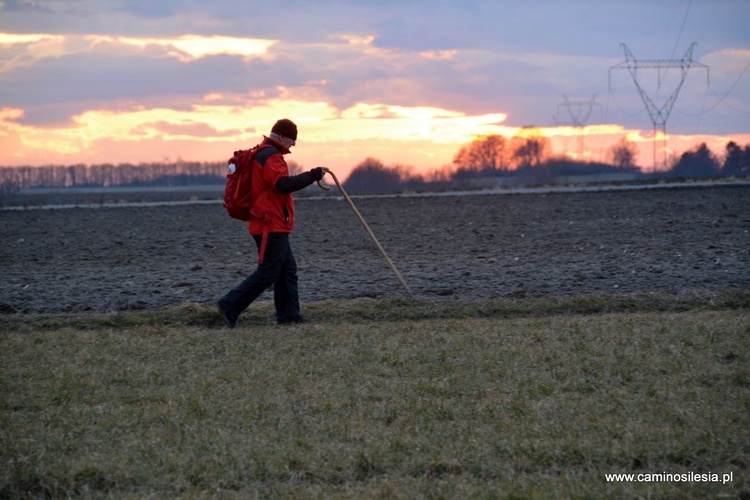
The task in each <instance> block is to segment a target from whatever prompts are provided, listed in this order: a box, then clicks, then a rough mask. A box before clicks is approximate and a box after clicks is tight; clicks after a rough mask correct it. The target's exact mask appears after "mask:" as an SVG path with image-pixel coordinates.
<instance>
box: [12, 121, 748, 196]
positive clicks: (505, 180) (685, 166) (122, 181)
mask: <svg viewBox="0 0 750 500" xmlns="http://www.w3.org/2000/svg"><path fill="white" fill-rule="evenodd" d="M550 151H551V147H550V144H549V139H547V138H545V137H543V136H541V135H539V134H538V133H536V132H535V131H533V130H532V131H530V132H527V135H526V136H525V137H514V138H512V139H511V140H507V139H506V138H504V137H502V136H486V137H482V138H479V139H476V140H475V141H473V142H472V143H470V144H468V145H466V146H464V147H463V148H461V149H460V150H459V151H458V153H457V154H456V155H455V157H454V159H453V163H452V165H447V166H445V167H444V168H443V169H440V170H436V171H434V172H431V173H429V174H426V175H425V174H417V173H415V172H414V168H413V167H411V166H405V165H392V166H388V167H387V166H385V165H384V164H383V163H382V162H381V161H380V160H378V159H376V158H372V157H371V158H367V159H365V160H364V161H362V162H361V163H360V164H359V165H357V166H356V167H355V168H354V169H353V170H352V172H351V174H350V175H349V176H348V178H347V179H346V180H345V182H344V185H345V187H346V188H347V190H351V191H352V192H394V191H404V190H411V191H419V190H428V189H450V188H465V187H492V186H498V185H539V184H554V183H560V182H568V183H569V182H591V181H593V182H616V181H628V180H636V179H660V178H709V177H719V176H738V177H743V176H748V175H750V144H748V145H746V146H744V147H742V146H740V145H739V144H737V143H735V142H733V141H731V142H729V143H728V144H727V146H726V150H725V152H724V154H723V155H721V156H719V155H716V154H714V153H713V152H712V151H711V150H710V149H709V148H708V147H707V146H706V144H705V143H704V144H700V145H699V146H697V147H695V148H694V149H692V150H691V151H687V152H685V153H683V154H682V155H681V156H680V157H679V158H677V157H675V158H674V160H673V161H672V164H671V165H670V167H669V168H668V170H666V171H664V172H659V173H654V174H644V173H642V171H641V170H640V169H639V168H638V167H637V166H636V165H635V163H634V159H635V157H636V156H637V149H636V147H635V145H634V144H632V143H629V142H627V141H625V140H623V141H620V142H619V143H617V144H615V145H614V146H613V147H612V148H611V150H610V152H609V158H610V159H609V162H607V163H603V162H581V161H575V160H571V159H569V158H567V157H559V156H553V155H551V154H550ZM289 168H290V172H291V173H292V174H295V173H298V172H300V171H301V170H302V168H301V167H300V166H299V165H297V164H296V163H294V162H290V163H289ZM225 176H226V163H224V162H188V161H182V160H178V161H177V162H174V163H164V162H163V163H141V164H139V165H132V164H128V163H124V164H119V165H113V164H103V165H83V164H78V165H70V166H62V165H50V166H43V167H0V195H1V194H9V193H14V192H17V191H18V190H19V189H31V188H68V187H77V188H81V187H83V188H86V187H92V188H94V187H110V186H132V187H141V186H153V187H178V186H183V187H190V186H199V185H201V186H205V185H223V184H224V182H225V180H226V177H225ZM584 178H585V179H584Z"/></svg>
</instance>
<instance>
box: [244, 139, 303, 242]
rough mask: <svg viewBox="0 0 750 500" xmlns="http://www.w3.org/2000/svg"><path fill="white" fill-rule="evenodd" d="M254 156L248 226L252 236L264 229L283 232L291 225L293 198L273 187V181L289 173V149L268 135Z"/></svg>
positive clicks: (261, 232)
mask: <svg viewBox="0 0 750 500" xmlns="http://www.w3.org/2000/svg"><path fill="white" fill-rule="evenodd" d="M261 144H262V145H264V146H265V147H263V148H261V149H260V150H259V151H258V152H257V153H256V154H255V157H254V158H253V168H252V175H253V179H252V191H253V195H252V199H253V200H254V203H253V206H252V208H251V210H250V220H249V221H248V223H247V225H248V229H249V231H250V234H251V235H253V236H259V235H262V234H264V233H266V234H267V233H286V234H289V233H291V232H292V229H294V199H293V198H292V195H291V194H282V193H279V192H278V191H277V190H276V182H277V181H278V180H279V179H280V178H281V177H287V176H289V167H287V164H286V160H284V155H285V154H287V153H289V150H288V149H287V148H285V147H284V146H282V145H281V144H279V143H278V142H276V141H274V140H273V139H271V138H269V137H264V138H263V142H262V143H261Z"/></svg>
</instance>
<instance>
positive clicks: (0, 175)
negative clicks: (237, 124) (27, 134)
mask: <svg viewBox="0 0 750 500" xmlns="http://www.w3.org/2000/svg"><path fill="white" fill-rule="evenodd" d="M225 175H226V163H224V162H214V163H207V162H202V163H201V162H187V161H177V162H175V163H141V164H138V165H132V164H130V163H123V164H119V165H112V164H103V165H83V164H78V165H69V166H64V165H48V166H42V167H0V187H2V189H3V190H4V191H12V190H18V189H30V188H62V187H109V186H164V187H171V186H196V185H207V184H223V183H224V182H225V181H226V177H225Z"/></svg>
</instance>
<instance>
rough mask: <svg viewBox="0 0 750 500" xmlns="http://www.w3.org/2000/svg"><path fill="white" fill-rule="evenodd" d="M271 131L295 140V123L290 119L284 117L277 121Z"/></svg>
mask: <svg viewBox="0 0 750 500" xmlns="http://www.w3.org/2000/svg"><path fill="white" fill-rule="evenodd" d="M271 132H274V133H276V134H279V135H281V136H284V137H288V138H289V139H292V140H294V141H296V140H297V125H295V124H294V122H293V121H292V120H288V119H286V118H282V119H281V120H279V121H277V122H276V123H275V124H274V126H273V128H272V129H271Z"/></svg>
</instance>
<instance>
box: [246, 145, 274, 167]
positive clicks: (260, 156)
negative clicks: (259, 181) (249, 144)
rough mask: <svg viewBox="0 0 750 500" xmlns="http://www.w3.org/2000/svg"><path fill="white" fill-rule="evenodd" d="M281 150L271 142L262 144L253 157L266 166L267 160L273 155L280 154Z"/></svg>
mask: <svg viewBox="0 0 750 500" xmlns="http://www.w3.org/2000/svg"><path fill="white" fill-rule="evenodd" d="M280 154H281V151H279V150H278V149H276V148H275V147H273V146H272V145H270V144H261V145H260V149H259V150H258V151H257V152H256V153H255V156H253V158H254V159H255V161H257V162H258V163H259V164H260V166H261V167H265V166H266V161H268V159H269V158H270V157H272V156H273V155H280Z"/></svg>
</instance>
